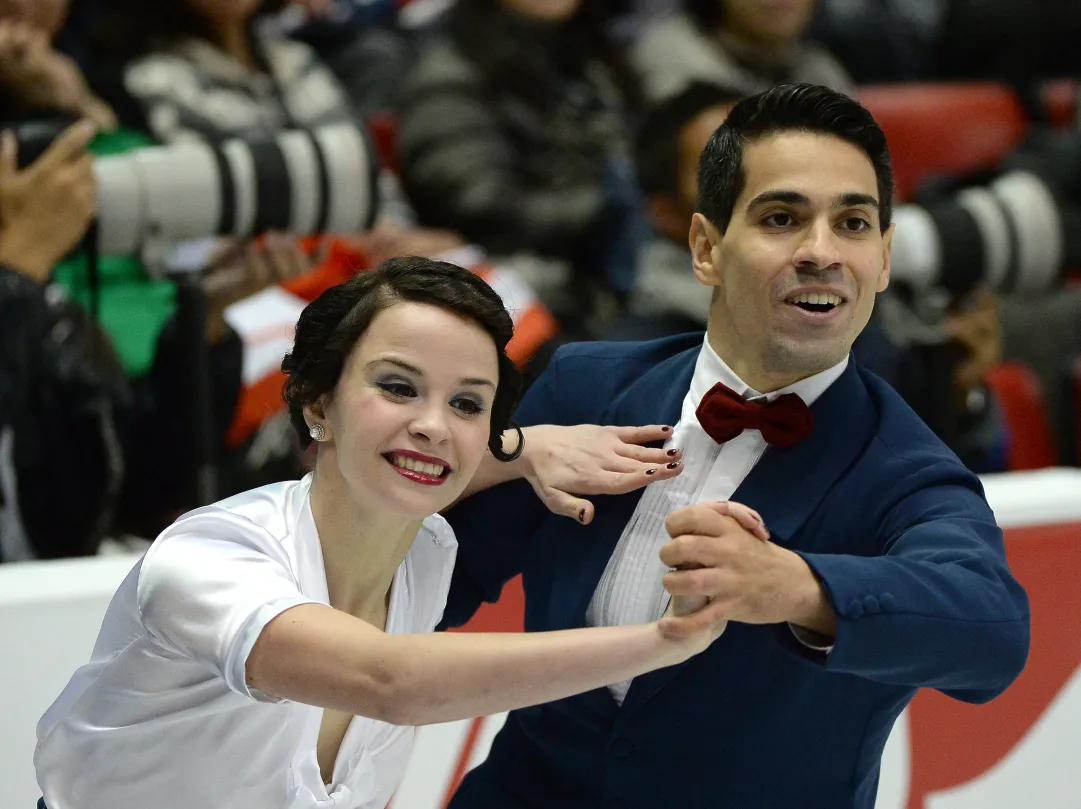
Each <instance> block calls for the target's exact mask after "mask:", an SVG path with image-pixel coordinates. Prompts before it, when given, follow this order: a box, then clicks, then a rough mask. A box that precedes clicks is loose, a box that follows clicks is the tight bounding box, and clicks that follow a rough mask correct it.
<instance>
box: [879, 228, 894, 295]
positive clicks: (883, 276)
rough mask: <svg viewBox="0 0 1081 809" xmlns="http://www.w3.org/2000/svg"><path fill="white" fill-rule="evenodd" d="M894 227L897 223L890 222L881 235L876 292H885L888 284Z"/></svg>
mask: <svg viewBox="0 0 1081 809" xmlns="http://www.w3.org/2000/svg"><path fill="white" fill-rule="evenodd" d="M896 227H897V223H896V222H891V223H890V226H889V227H888V228H886V232H885V233H884V234H883V236H882V272H881V273H879V276H878V284H877V285H876V287H875V289H876V291H878V292H885V291H886V287H888V286H889V285H890V260H891V259H890V256H891V252H892V250H893V229H894V228H896Z"/></svg>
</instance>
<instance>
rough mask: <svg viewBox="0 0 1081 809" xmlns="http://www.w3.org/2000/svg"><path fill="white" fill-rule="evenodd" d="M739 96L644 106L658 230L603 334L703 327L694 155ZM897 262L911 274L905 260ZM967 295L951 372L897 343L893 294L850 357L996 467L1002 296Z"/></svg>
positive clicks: (698, 93)
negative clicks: (694, 244)
mask: <svg viewBox="0 0 1081 809" xmlns="http://www.w3.org/2000/svg"><path fill="white" fill-rule="evenodd" d="M739 98H740V96H739V95H738V94H736V92H735V91H733V90H730V89H727V88H724V87H720V86H717V85H712V84H706V83H703V82H694V83H692V84H691V85H689V86H688V87H687V89H686V90H684V91H683V92H682V93H680V94H679V95H677V96H673V97H672V98H671V99H669V100H667V101H665V102H663V103H661V104H658V105H657V106H655V107H654V108H653V109H652V110H651V111H650V113H649V115H648V117H647V120H646V122H645V125H644V126H643V127H642V133H641V136H640V138H639V143H638V150H637V151H638V170H639V177H640V178H641V182H642V186H643V189H644V190H645V192H646V194H647V199H648V203H649V211H650V217H651V219H652V221H653V224H654V226H655V228H656V231H657V234H658V236H657V238H655V239H652V240H651V241H649V242H647V244H646V246H645V248H644V249H643V250H642V251H641V254H640V256H639V261H638V268H637V271H638V274H637V285H636V290H635V294H634V296H633V298H632V301H631V314H630V315H629V316H628V317H626V318H624V320H623V321H622V322H620V323H618V324H617V325H616V327H615V328H614V329H612V330H611V331H610V332H609V333H608V334H607V335H605V337H606V339H616V340H620V339H650V338H653V337H662V336H667V335H669V334H678V333H681V332H688V331H697V330H700V329H702V328H704V327H705V324H706V320H707V318H708V317H709V309H710V299H709V296H708V295H706V294H703V293H704V290H703V289H702V285H701V284H700V283H699V282H698V279H696V278H695V277H694V273H693V271H692V270H691V254H690V252H689V250H688V246H687V229H688V227H689V226H690V223H691V217H692V216H693V215H694V212H695V205H696V203H697V196H698V179H697V169H698V157H699V155H700V154H701V153H702V150H703V149H704V148H705V146H706V143H707V142H708V140H709V137H710V135H711V134H713V131H714V130H715V129H716V128H717V127H718V126H720V125H721V124H722V123H723V122H724V119H725V118H726V117H727V115H728V112H729V111H730V110H731V109H732V107H733V106H734V104H735V103H736V102H737V101H738V100H739ZM896 268H897V270H898V271H899V272H901V273H902V274H904V275H911V274H912V273H911V271H908V270H909V268H907V267H901V266H897V267H896ZM906 271H907V272H906ZM886 295H887V296H890V293H888V292H887V293H886ZM973 301H974V302H975V304H976V305H973V306H969V307H964V308H962V309H959V310H958V311H956V312H954V313H953V314H951V315H950V317H949V319H948V320H947V322H946V323H945V324H944V325H945V326H946V329H947V330H948V334H950V335H951V337H952V338H953V341H954V342H953V344H952V345H950V346H949V347H948V348H947V349H945V351H946V352H948V354H946V356H949V357H953V356H954V355H955V354H956V357H957V360H956V362H955V364H954V365H953V367H952V368H944V371H945V372H946V373H950V372H951V371H952V380H950V379H945V380H939V379H936V378H935V377H934V375H933V374H930V373H928V367H927V366H928V361H927V353H926V349H925V348H924V347H923V346H918V345H915V346H912V345H903V338H904V336H905V333H904V329H903V328H902V327H904V326H906V325H907V324H908V323H909V322H910V321H911V320H912V319H913V315H911V314H910V313H909V312H908V310H907V307H906V306H905V305H904V304H903V303H902V302H901V299H900V298H899V297H897V296H890V300H889V301H883V299H882V298H881V297H880V298H879V307H880V308H879V309H876V311H875V312H874V313H873V314H872V316H871V320H870V322H869V324H868V327H867V328H866V329H864V331H863V332H861V333H860V336H859V338H858V339H857V340H856V343H855V346H854V356H855V359H856V360H857V361H858V362H861V363H862V364H863V365H864V366H865V367H867V368H868V369H870V370H871V371H873V372H874V373H876V374H878V375H879V376H881V377H882V378H883V379H885V380H886V381H887V382H889V383H890V384H891V385H893V387H894V388H896V389H897V391H898V392H899V393H900V394H901V395H902V396H903V397H904V398H905V400H906V401H907V402H908V403H909V404H910V405H911V406H912V407H913V408H914V409H915V410H916V412H917V413H919V414H920V416H921V417H922V418H923V419H924V421H926V422H927V423H928V424H929V425H930V426H931V427H932V428H933V429H936V431H938V433H939V437H940V438H942V439H943V440H945V441H946V442H947V445H948V446H949V447H950V449H952V450H953V451H954V452H956V453H957V454H958V455H959V456H960V458H961V460H962V461H964V462H965V464H966V466H968V467H969V469H972V470H973V471H976V472H998V471H1002V470H1003V469H1004V468H1005V466H1006V453H1007V448H1008V444H1009V440H1008V437H1007V433H1006V425H1005V421H1004V419H1003V417H1002V414H1001V412H1000V410H999V408H998V406H997V404H996V402H995V400H994V398H993V397H992V396H991V395H990V394H989V392H988V390H987V387H986V385H985V384H984V381H983V380H984V376H985V374H986V373H987V370H988V369H989V368H990V366H991V365H992V364H993V363H995V362H997V361H998V360H999V359H1000V358H1001V344H1002V339H1001V328H1000V322H999V313H998V297H997V296H996V295H994V294H993V293H991V292H990V291H988V290H980V293H979V295H977V296H975V297H974V298H973ZM887 306H888V307H889V308H888V309H887ZM883 312H889V313H892V316H883V315H882V313H883ZM895 333H897V336H895ZM898 337H900V338H902V339H898ZM955 348H956V349H957V350H956V352H954V349H955ZM943 353H944V352H942V351H940V352H939V354H943ZM951 382H952V384H951Z"/></svg>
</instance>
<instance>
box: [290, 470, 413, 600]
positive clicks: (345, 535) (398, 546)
mask: <svg viewBox="0 0 1081 809" xmlns="http://www.w3.org/2000/svg"><path fill="white" fill-rule="evenodd" d="M332 464H333V460H332V459H330V458H324V459H321V462H320V463H319V464H317V465H316V471H315V474H314V476H313V480H312V489H311V507H312V517H313V518H314V520H315V527H316V530H317V531H318V532H319V544H320V546H321V547H322V551H323V567H324V569H325V571H326V577H327V590H328V595H329V597H330V606H332V607H334V608H335V609H339V610H342V611H344V612H348V613H351V614H353V615H361V616H363V615H367V614H370V613H373V612H374V613H376V614H378V613H379V611H380V609H381V608H385V605H386V603H387V601H386V600H387V598H388V596H389V593H390V587H391V585H392V584H393V582H394V574H395V572H397V570H398V568H399V567H400V566H401V564H402V561H403V560H404V559H405V557H406V554H408V553H409V549H410V547H412V545H413V540H414V539H415V538H416V535H417V532H418V531H419V530H420V525H421V521H420V520H415V519H408V518H405V517H401V516H399V515H397V514H390V513H388V512H386V511H382V510H379V509H377V508H374V507H369V506H366V505H363V504H360V503H357V502H356V501H355V499H354V498H353V497H352V496H351V495H350V493H349V492H348V490H347V487H346V485H345V482H344V481H343V480H342V479H341V477H340V476H339V475H338V474H337V470H336V469H335V470H334V472H333V474H331V473H330V472H327V473H324V474H322V475H321V474H320V471H319V470H320V467H323V468H324V469H329V468H331V465H332Z"/></svg>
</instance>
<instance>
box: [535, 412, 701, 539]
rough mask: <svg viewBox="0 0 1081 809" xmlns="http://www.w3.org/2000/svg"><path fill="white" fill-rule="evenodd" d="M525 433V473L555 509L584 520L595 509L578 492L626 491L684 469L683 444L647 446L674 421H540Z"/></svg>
mask: <svg viewBox="0 0 1081 809" xmlns="http://www.w3.org/2000/svg"><path fill="white" fill-rule="evenodd" d="M524 433H525V437H526V438H525V452H524V453H523V456H522V460H523V461H524V463H525V471H524V475H525V478H526V480H528V481H529V483H530V484H531V485H532V486H533V491H535V492H536V493H537V496H538V497H539V498H540V499H541V501H542V502H543V503H544V505H546V506H547V507H548V509H549V510H550V511H552V512H553V513H555V514H563V515H564V516H567V517H571V518H573V519H575V520H577V521H578V522H580V523H582V524H583V525H588V524H589V523H590V522H591V521H592V520H593V514H594V509H593V504H592V503H590V502H589V501H588V500H584V499H582V498H581V497H580V496H578V495H590V494H626V493H627V492H632V491H634V490H635V489H640V488H642V487H643V486H645V485H646V484H649V483H655V482H656V481H658V480H668V479H669V478H673V477H675V476H676V475H678V474H679V473H680V472H682V471H683V464H682V459H683V453H682V451H681V450H679V449H669V450H665V449H656V448H652V447H645V446H642V445H643V444H651V443H654V442H658V441H664V440H665V439H666V438H668V437H669V436H670V435H671V434H672V432H671V428H670V427H663V426H647V427H598V426H596V425H592V424H583V425H579V426H577V427H556V426H553V425H539V426H536V427H527V428H526V429H525V431H524Z"/></svg>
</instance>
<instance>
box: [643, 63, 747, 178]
mask: <svg viewBox="0 0 1081 809" xmlns="http://www.w3.org/2000/svg"><path fill="white" fill-rule="evenodd" d="M743 95H744V94H743V93H741V92H739V91H738V90H733V89H732V88H729V87H722V86H721V85H719V84H709V83H707V82H701V81H695V82H691V83H690V84H689V85H687V87H686V89H684V90H683V92H681V93H679V94H678V95H674V96H672V97H671V98H669V99H666V100H665V101H662V102H660V103H659V104H657V105H655V106H654V107H652V108H651V109H650V110H649V111H648V112H647V113H646V117H645V120H644V121H643V122H642V127H641V129H640V131H639V135H638V142H637V144H636V149H635V151H636V162H637V164H638V180H639V183H640V184H641V186H642V190H643V191H645V192H646V193H647V194H674V193H676V191H677V190H678V188H679V176H678V175H679V138H680V133H681V132H682V131H683V128H684V127H685V126H687V125H688V124H689V123H690V122H691V121H693V120H694V119H695V118H697V117H698V116H699V115H701V114H702V113H703V112H705V111H706V110H709V109H713V108H714V107H727V106H731V105H733V104H735V103H736V102H737V101H739V100H740V99H741V98H743Z"/></svg>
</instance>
